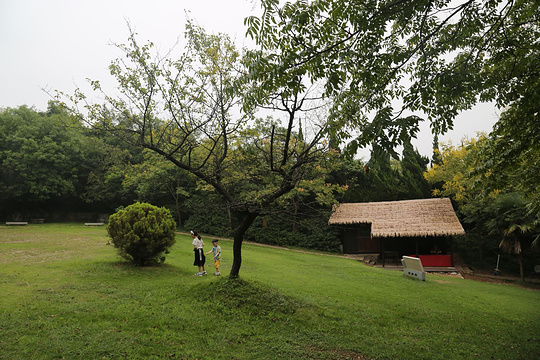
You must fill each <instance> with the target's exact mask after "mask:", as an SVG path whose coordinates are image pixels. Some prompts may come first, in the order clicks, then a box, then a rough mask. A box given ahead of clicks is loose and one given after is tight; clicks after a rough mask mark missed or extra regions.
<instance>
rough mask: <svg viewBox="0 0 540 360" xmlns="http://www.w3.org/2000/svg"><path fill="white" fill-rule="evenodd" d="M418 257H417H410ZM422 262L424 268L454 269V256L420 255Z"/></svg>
mask: <svg viewBox="0 0 540 360" xmlns="http://www.w3.org/2000/svg"><path fill="white" fill-rule="evenodd" d="M410 256H411V257H416V255H410ZM418 257H419V258H420V260H421V261H422V266H428V267H430V266H431V267H452V266H454V259H453V258H452V255H419V256H418Z"/></svg>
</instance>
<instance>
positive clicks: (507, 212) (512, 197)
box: [486, 192, 536, 281]
mask: <svg viewBox="0 0 540 360" xmlns="http://www.w3.org/2000/svg"><path fill="white" fill-rule="evenodd" d="M526 205H527V202H526V200H525V199H524V197H523V195H522V194H521V193H518V192H512V193H508V194H503V195H499V196H498V197H497V199H496V200H495V202H494V203H493V204H492V205H490V206H488V208H487V212H488V214H491V216H492V217H491V219H490V220H489V221H487V223H486V227H487V229H488V230H489V231H490V233H491V234H499V235H502V239H501V242H500V244H499V247H500V248H501V249H503V250H504V251H506V252H507V253H509V254H512V253H513V254H516V255H517V256H518V258H519V272H520V277H521V281H525V275H524V270H523V244H522V241H523V240H524V239H525V238H528V237H529V235H532V233H533V232H534V230H535V228H536V227H535V223H534V219H533V218H532V217H531V216H530V215H529V213H528V212H527V210H526Z"/></svg>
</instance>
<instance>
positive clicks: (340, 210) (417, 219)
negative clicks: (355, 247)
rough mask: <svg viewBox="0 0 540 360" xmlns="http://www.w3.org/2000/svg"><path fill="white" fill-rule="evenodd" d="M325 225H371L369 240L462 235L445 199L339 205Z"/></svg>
mask: <svg viewBox="0 0 540 360" xmlns="http://www.w3.org/2000/svg"><path fill="white" fill-rule="evenodd" d="M328 224H329V225H355V224H371V237H372V238H373V237H380V238H382V237H427V236H449V235H465V230H463V227H462V226H461V223H460V222H459V220H458V218H457V216H456V213H455V212H454V208H453V207H452V203H451V202H450V199H448V198H442V199H439V198H437V199H420V200H404V201H387V202H371V203H345V204H338V205H335V206H334V209H333V212H332V215H331V217H330V220H329V221H328Z"/></svg>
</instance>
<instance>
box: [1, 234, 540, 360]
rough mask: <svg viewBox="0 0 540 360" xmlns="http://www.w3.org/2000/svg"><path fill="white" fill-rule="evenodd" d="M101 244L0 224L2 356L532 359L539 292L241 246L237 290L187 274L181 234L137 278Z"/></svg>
mask: <svg viewBox="0 0 540 360" xmlns="http://www.w3.org/2000/svg"><path fill="white" fill-rule="evenodd" d="M203 240H205V243H206V247H205V251H209V250H210V248H211V242H210V240H211V238H203ZM107 242H108V239H107V235H106V231H105V228H104V227H85V226H83V225H82V224H39V225H27V226H23V227H5V226H0V291H1V294H0V359H120V358H127V359H163V358H172V359H280V358H283V359H540V292H539V291H538V290H533V289H525V288H520V287H516V286H509V285H500V284H489V283H482V282H475V281H471V280H463V279H458V278H452V277H445V276H439V275H431V274H428V276H427V281H425V282H422V281H418V280H414V279H409V278H406V277H403V276H402V274H401V272H398V271H389V270H384V269H374V268H371V267H367V266H365V265H363V264H361V263H359V262H357V261H354V260H349V259H344V258H340V257H335V256H326V255H321V254H313V253H301V252H294V251H290V250H285V249H275V248H269V247H263V246H257V245H251V244H245V245H244V247H243V264H242V269H241V272H240V273H241V278H240V279H238V280H231V279H228V278H227V276H221V277H215V276H212V275H208V276H206V277H196V276H193V274H194V273H195V272H196V267H195V266H193V265H192V263H193V259H192V257H193V251H192V246H191V237H188V236H184V235H177V243H176V245H175V246H174V247H173V248H172V251H171V253H170V254H169V255H168V257H167V260H166V262H165V264H164V265H162V266H156V267H146V268H137V267H133V266H131V265H130V264H129V263H126V262H124V261H123V260H121V259H120V258H119V257H118V256H117V255H116V252H115V250H114V248H113V247H112V246H110V245H107ZM220 245H221V247H222V249H223V260H222V274H224V275H226V274H228V272H229V270H230V265H231V262H232V241H225V240H222V241H220ZM208 265H209V266H208V267H207V270H208V272H209V273H210V274H212V273H213V272H214V271H213V270H214V269H213V267H212V265H213V264H212V263H211V261H209V262H208Z"/></svg>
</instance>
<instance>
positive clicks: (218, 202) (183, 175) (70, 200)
mask: <svg viewBox="0 0 540 360" xmlns="http://www.w3.org/2000/svg"><path fill="white" fill-rule="evenodd" d="M0 128H1V129H2V132H1V134H2V135H1V136H2V140H3V141H2V142H1V143H0V144H2V145H1V146H0V161H1V164H2V167H1V170H0V182H1V185H2V186H1V187H0V191H1V195H0V196H1V199H2V208H1V216H2V219H3V220H13V219H16V218H21V219H26V220H28V219H30V218H36V217H42V218H45V219H46V221H47V220H49V221H50V220H52V219H55V220H57V219H58V220H62V221H65V220H68V219H73V218H74V216H71V215H70V214H73V213H104V214H112V213H113V212H114V211H115V210H116V209H117V208H119V207H123V206H126V205H129V204H132V203H134V202H136V201H140V202H149V203H152V204H155V205H158V206H165V207H167V208H169V209H170V210H171V212H172V213H173V214H174V215H175V219H176V222H177V225H178V227H179V228H185V229H192V228H195V229H198V230H199V231H201V232H203V233H208V234H213V235H216V236H232V235H233V233H234V228H235V226H237V224H238V222H239V221H241V220H240V219H239V218H238V217H236V216H235V214H234V212H233V211H231V209H230V206H229V205H228V204H227V202H226V201H223V199H222V198H221V197H220V196H219V195H218V194H216V192H215V191H214V190H213V189H211V188H209V187H208V186H205V185H204V182H201V181H200V180H199V179H197V177H196V176H194V175H193V174H190V173H189V172H188V171H185V170H183V169H180V168H178V167H177V166H175V165H174V164H172V163H171V162H170V161H167V159H165V158H164V157H163V156H160V155H157V154H156V153H155V152H152V151H148V150H145V151H143V150H139V149H136V148H132V147H130V146H129V145H128V144H127V143H124V142H117V141H115V138H112V137H110V136H109V135H108V133H107V132H103V131H100V130H98V129H96V128H88V127H86V126H84V124H82V123H80V122H79V121H78V120H76V118H74V117H72V116H70V115H69V114H68V113H67V112H65V111H64V110H62V109H61V108H60V107H59V106H57V104H55V103H54V102H51V103H50V104H49V107H48V109H47V111H45V112H41V111H37V110H35V109H31V108H28V107H26V106H21V107H19V108H15V109H12V108H8V109H4V110H3V111H2V112H1V113H0ZM427 164H428V159H427V158H425V157H422V156H420V155H419V154H418V152H417V151H416V150H414V149H413V148H412V146H411V145H410V143H409V144H408V145H407V146H405V148H404V150H403V155H402V157H401V159H394V158H391V157H390V156H389V155H388V154H384V153H383V152H381V151H376V150H374V151H373V152H372V156H371V158H370V159H369V160H368V161H364V160H359V159H354V158H351V157H349V156H340V155H339V153H337V152H336V153H335V154H334V159H333V165H332V166H328V167H327V168H324V169H323V168H322V167H319V169H316V176H307V177H306V178H305V179H302V180H301V181H300V183H299V186H298V188H296V189H295V190H294V191H292V192H291V193H290V194H289V196H287V197H284V198H283V199H282V201H281V202H278V203H276V204H275V205H274V206H272V208H271V209H268V211H267V212H266V213H265V214H264V215H261V216H260V217H258V220H257V221H256V222H255V224H254V226H253V227H252V228H251V229H250V230H249V231H248V233H247V235H246V237H247V239H249V240H251V241H257V242H262V243H267V244H275V245H287V246H299V247H304V248H312V249H320V250H326V251H337V250H338V248H339V246H338V245H339V239H338V237H337V233H336V230H335V229H330V228H329V227H328V226H327V221H328V218H329V216H330V212H331V206H332V203H333V202H332V201H342V202H360V201H383V200H400V199H409V198H423V197H427V196H429V195H430V194H429V187H428V183H427V181H426V180H425V179H424V178H423V177H422V174H423V172H424V171H425V170H426V166H427ZM244 186H245V187H246V189H245V191H249V184H248V183H246V184H244ZM321 197H322V198H324V197H329V198H330V199H332V201H328V200H327V201H322V200H321Z"/></svg>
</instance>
